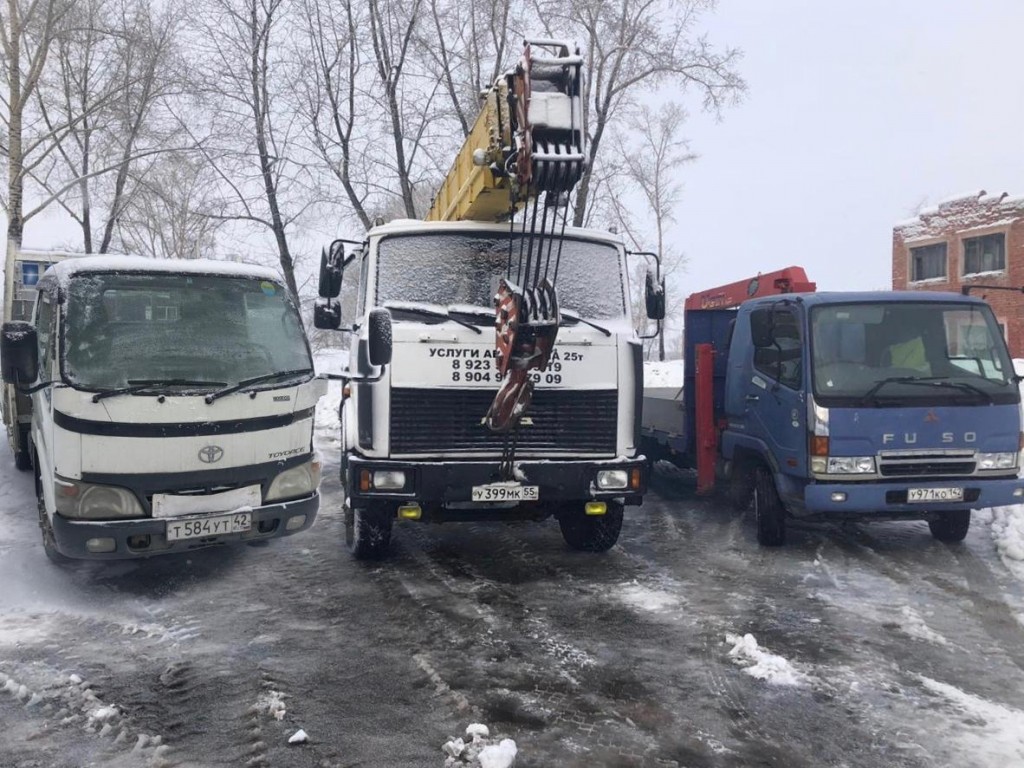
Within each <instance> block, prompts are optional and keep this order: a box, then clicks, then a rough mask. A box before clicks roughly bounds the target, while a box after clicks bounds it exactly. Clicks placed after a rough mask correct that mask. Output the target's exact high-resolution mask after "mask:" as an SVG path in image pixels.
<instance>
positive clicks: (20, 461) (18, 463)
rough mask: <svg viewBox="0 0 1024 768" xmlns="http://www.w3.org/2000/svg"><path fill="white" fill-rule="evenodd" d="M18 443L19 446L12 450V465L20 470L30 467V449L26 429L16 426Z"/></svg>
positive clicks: (24, 470) (26, 469) (25, 470)
mask: <svg viewBox="0 0 1024 768" xmlns="http://www.w3.org/2000/svg"><path fill="white" fill-rule="evenodd" d="M18 445H19V446H21V447H20V448H19V449H18V450H17V451H15V452H14V466H15V467H17V468H18V469H20V470H21V471H22V472H27V471H28V470H30V469H32V449H31V447H30V446H29V436H28V429H26V428H25V427H18Z"/></svg>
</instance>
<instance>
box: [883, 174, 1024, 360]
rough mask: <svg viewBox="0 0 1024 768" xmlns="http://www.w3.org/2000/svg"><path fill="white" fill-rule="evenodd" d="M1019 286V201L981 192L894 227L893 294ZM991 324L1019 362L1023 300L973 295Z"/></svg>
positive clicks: (1022, 224) (1022, 258) (1023, 264)
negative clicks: (991, 315)
mask: <svg viewBox="0 0 1024 768" xmlns="http://www.w3.org/2000/svg"><path fill="white" fill-rule="evenodd" d="M972 284H974V285H1005V286H1009V287H1013V288H1017V289H1020V288H1021V287H1022V286H1024V197H1010V196H1009V195H1007V194H1006V193H1005V192H1004V193H1002V194H1001V195H989V194H987V193H986V192H984V191H981V192H978V193H976V194H972V195H966V196H962V197H956V198H951V199H949V200H944V201H943V202H941V203H939V204H938V205H936V206H933V207H931V208H926V209H924V210H922V211H921V213H920V214H918V215H917V216H915V217H914V218H912V219H908V220H907V221H902V222H900V223H899V224H897V225H896V226H895V227H893V232H892V287H893V289H894V290H902V289H909V290H926V291H955V292H959V291H960V289H961V286H964V285H972ZM972 295H977V296H982V297H983V298H985V299H986V300H987V301H988V303H989V304H991V305H992V309H993V311H994V312H995V315H996V318H997V319H998V321H999V324H1000V326H1002V328H1003V333H1004V334H1005V335H1006V340H1007V342H1008V344H1009V346H1010V353H1011V355H1012V356H1013V357H1024V294H1022V293H1020V292H1017V293H1013V292H1010V291H984V290H979V291H975V292H972Z"/></svg>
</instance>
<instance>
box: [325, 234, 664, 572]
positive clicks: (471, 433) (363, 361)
mask: <svg viewBox="0 0 1024 768" xmlns="http://www.w3.org/2000/svg"><path fill="white" fill-rule="evenodd" d="M519 246H520V244H519V242H518V240H517V238H516V237H515V236H513V237H512V238H511V239H510V235H509V227H508V225H507V224H506V225H501V224H484V223H479V222H429V223H425V222H421V221H411V220H399V221H394V222H391V223H389V224H386V225H382V226H378V227H375V228H373V229H371V230H370V231H369V233H368V235H367V239H366V241H365V243H363V244H362V245H361V247H359V248H358V249H357V250H356V251H355V252H354V253H352V254H350V255H349V256H348V257H347V259H346V260H345V263H344V272H343V276H342V284H341V289H340V290H341V304H340V310H339V309H338V307H339V305H338V304H333V303H332V301H333V300H332V298H330V297H329V296H327V297H326V298H325V299H323V300H322V303H321V306H320V307H318V322H317V325H318V326H319V327H333V328H342V329H348V330H349V331H351V333H352V335H351V345H350V351H349V352H350V353H349V363H348V369H347V371H345V373H344V374H343V377H344V378H345V379H346V380H347V382H346V383H347V387H346V392H347V393H348V395H347V397H345V399H344V400H343V402H342V406H341V433H342V434H341V443H342V445H341V450H342V462H341V479H342V482H343V484H344V485H345V488H346V496H347V498H346V508H345V510H344V513H345V518H346V540H347V542H348V544H349V546H350V548H351V549H352V551H353V553H354V554H355V555H356V556H357V557H365V558H376V557H382V556H383V555H384V554H385V553H386V551H387V547H388V542H389V540H390V535H391V528H392V522H393V521H394V520H396V519H404V520H419V521H431V522H444V521H457V520H512V519H524V518H525V519H543V518H546V517H548V516H552V515H553V516H555V517H556V518H557V519H558V521H559V523H560V527H561V531H562V534H563V536H564V538H565V540H566V542H567V543H568V544H569V545H570V546H572V547H575V548H577V549H581V550H587V551H603V550H605V549H608V548H609V547H611V546H612V545H613V544H614V543H615V541H616V540H617V538H618V534H619V530H620V527H621V525H622V514H623V508H624V507H625V506H627V505H631V504H639V503H640V502H641V498H642V494H643V492H644V490H645V484H646V474H645V462H644V459H643V457H642V456H640V455H639V454H638V450H637V446H638V441H639V418H640V397H641V393H642V363H641V346H640V343H639V341H638V339H637V338H636V336H635V333H634V331H633V329H632V323H631V321H630V318H629V316H628V312H629V300H628V295H629V294H628V286H627V282H626V268H625V251H624V248H623V244H622V242H621V239H620V238H618V237H616V236H614V235H611V234H608V233H601V232H596V231H593V230H583V229H574V228H568V229H566V230H565V232H564V234H562V235H560V236H557V237H556V236H551V238H550V244H549V245H548V246H547V247H550V248H556V249H560V252H561V259H560V267H559V270H560V271H559V274H558V276H557V279H558V287H559V294H558V295H559V301H560V310H561V318H562V323H561V327H560V328H559V331H558V336H557V342H556V344H555V347H554V351H553V353H552V356H551V362H550V364H549V366H548V367H547V369H546V370H544V371H533V372H531V374H530V375H531V376H532V378H533V381H534V384H535V391H534V393H533V398H532V402H531V403H530V405H529V409H528V410H527V413H526V416H525V417H524V418H523V419H522V422H521V423H520V425H519V428H518V429H517V430H514V431H510V432H504V433H502V432H494V431H491V430H490V429H488V427H487V426H486V424H485V416H486V414H487V413H488V407H489V405H490V404H491V402H492V401H493V400H494V397H495V393H496V391H497V390H498V387H499V386H500V384H501V376H500V374H499V372H498V366H497V364H496V351H495V335H494V330H493V329H494V327H495V309H494V307H495V305H494V295H495V292H496V290H497V287H498V281H499V280H500V279H501V277H502V275H504V274H506V272H507V269H508V266H509V264H510V263H511V264H512V271H513V274H514V272H515V265H516V262H517V260H518V259H519V258H520V256H521V254H520V247H519ZM328 257H329V255H328ZM328 293H329V292H328ZM322 295H324V292H323V291H322ZM381 310H385V311H386V312H387V313H389V314H390V316H391V321H392V325H391V331H390V333H391V340H392V345H391V356H390V365H388V366H386V367H385V368H382V367H380V366H375V365H373V357H374V355H373V354H372V349H373V346H374V344H375V343H376V342H375V339H374V338H373V337H374V331H373V330H372V329H371V327H370V326H371V323H370V322H368V321H369V319H370V317H371V315H372V313H373V312H374V311H377V312H379V311H381ZM513 449H514V453H513ZM512 457H514V458H512ZM508 461H511V462H512V464H513V465H514V466H511V467H506V469H508V470H510V471H509V472H508V473H507V474H509V475H511V478H512V479H511V480H509V479H503V477H502V474H503V473H502V468H503V463H506V462H508Z"/></svg>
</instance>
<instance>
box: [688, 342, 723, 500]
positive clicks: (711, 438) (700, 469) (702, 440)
mask: <svg viewBox="0 0 1024 768" xmlns="http://www.w3.org/2000/svg"><path fill="white" fill-rule="evenodd" d="M694 354H695V357H696V364H697V368H696V371H695V374H696V375H695V377H694V379H695V386H696V390H695V392H694V396H695V407H694V410H695V411H696V413H695V414H694V421H695V422H696V424H695V428H696V430H697V431H696V444H697V493H698V494H700V495H704V494H709V493H711V492H712V491H713V490H714V488H715V462H716V461H717V459H718V429H717V428H716V427H715V394H714V381H715V380H714V361H715V348H714V347H713V346H712V345H711V344H697V345H696V346H695V347H694Z"/></svg>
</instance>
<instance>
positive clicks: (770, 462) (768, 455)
mask: <svg viewBox="0 0 1024 768" xmlns="http://www.w3.org/2000/svg"><path fill="white" fill-rule="evenodd" d="M722 456H723V457H724V458H725V459H726V461H729V462H731V463H733V464H735V463H736V462H737V461H741V460H742V461H748V462H749V461H760V462H762V463H764V464H765V465H767V466H768V468H769V469H770V470H771V471H772V474H774V475H776V476H777V475H778V474H779V463H778V461H777V460H776V459H775V456H774V455H773V454H772V452H771V449H770V448H769V447H768V444H767V443H766V442H765V441H764V440H762V439H760V438H758V437H753V436H752V435H743V434H738V433H736V432H730V431H726V432H723V433H722Z"/></svg>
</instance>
